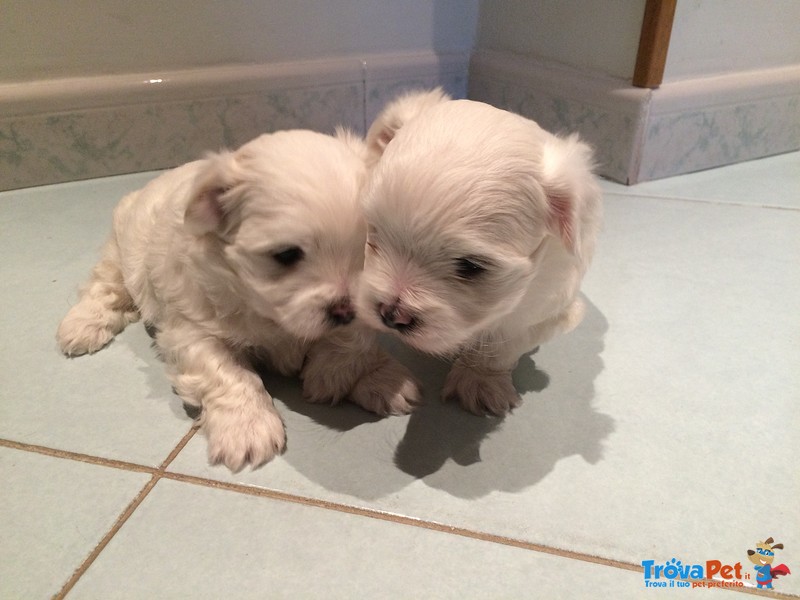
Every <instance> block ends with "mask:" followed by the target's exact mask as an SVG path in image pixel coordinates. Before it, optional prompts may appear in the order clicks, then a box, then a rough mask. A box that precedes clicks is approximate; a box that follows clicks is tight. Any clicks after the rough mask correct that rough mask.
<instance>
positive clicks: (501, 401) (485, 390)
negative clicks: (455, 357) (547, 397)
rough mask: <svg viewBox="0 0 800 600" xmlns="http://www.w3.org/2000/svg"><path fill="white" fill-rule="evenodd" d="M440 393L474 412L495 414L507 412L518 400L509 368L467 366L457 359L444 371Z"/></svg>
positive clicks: (500, 414) (516, 404)
mask: <svg viewBox="0 0 800 600" xmlns="http://www.w3.org/2000/svg"><path fill="white" fill-rule="evenodd" d="M442 397H443V398H444V400H446V401H447V400H458V402H459V403H460V404H461V406H462V407H463V408H465V409H466V410H468V411H470V412H471V413H475V414H476V415H494V416H502V415H504V414H506V413H507V412H508V411H510V410H511V409H512V408H514V407H516V406H518V405H519V403H520V401H521V399H520V397H519V394H518V393H517V390H516V389H514V384H513V382H512V381H511V372H510V371H490V370H485V369H477V368H470V367H466V366H464V365H462V364H460V363H458V362H456V363H455V364H454V365H453V368H452V369H450V372H449V373H448V374H447V379H446V381H445V383H444V389H443V390H442Z"/></svg>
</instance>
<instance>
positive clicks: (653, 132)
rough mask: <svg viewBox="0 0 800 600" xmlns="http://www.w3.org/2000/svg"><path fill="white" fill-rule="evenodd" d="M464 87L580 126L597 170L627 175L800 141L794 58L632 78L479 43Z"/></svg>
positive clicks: (662, 172)
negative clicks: (656, 83) (733, 69)
mask: <svg viewBox="0 0 800 600" xmlns="http://www.w3.org/2000/svg"><path fill="white" fill-rule="evenodd" d="M468 97H470V98H473V99H475V100H481V101H485V102H489V103H491V104H494V105H496V106H500V107H501V108H506V109H508V110H513V111H514V112H518V113H520V114H522V115H524V116H527V117H529V118H532V119H534V120H536V121H537V122H538V123H540V124H541V125H542V126H543V127H544V128H546V129H548V130H550V131H554V132H571V131H577V132H578V133H580V134H581V136H582V137H583V138H584V139H585V140H586V141H587V142H589V143H590V144H591V145H592V146H593V147H594V148H595V153H596V158H597V160H598V162H599V173H600V174H601V175H603V176H605V177H608V178H610V179H613V180H615V181H619V182H622V183H627V184H634V183H638V182H641V181H648V180H652V179H660V178H664V177H670V176H673V175H679V174H682V173H689V172H693V171H699V170H703V169H708V168H712V167H718V166H723V165H726V164H732V163H736V162H741V161H745V160H751V159H755V158H761V157H764V156H770V155H774V154H780V153H783V152H789V151H792V150H796V149H798V148H800V67H789V68H782V69H770V70H764V71H758V72H748V73H736V74H731V75H726V76H722V77H713V78H705V79H699V80H692V81H683V82H676V83H672V84H665V85H663V86H662V87H660V88H659V89H657V90H645V89H639V88H633V87H631V86H630V85H628V84H627V82H624V81H622V80H619V79H613V78H603V77H594V76H591V75H587V74H585V73H583V72H579V71H575V70H571V69H567V68H564V67H558V66H554V65H547V64H541V63H537V62H536V61H533V60H531V59H529V58H523V57H519V56H515V55H510V54H507V53H498V52H479V53H476V54H475V55H474V56H473V58H472V61H471V66H470V80H469V91H468Z"/></svg>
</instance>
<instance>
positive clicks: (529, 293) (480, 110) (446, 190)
mask: <svg viewBox="0 0 800 600" xmlns="http://www.w3.org/2000/svg"><path fill="white" fill-rule="evenodd" d="M367 144H368V147H369V149H370V152H371V155H372V156H371V161H373V162H377V163H378V164H377V166H376V168H375V170H374V171H373V173H372V175H371V180H370V182H369V183H368V185H367V187H366V193H365V198H364V202H365V209H366V215H367V222H368V225H369V233H368V242H367V253H366V262H365V271H364V275H363V279H362V286H361V289H360V292H359V297H358V305H359V310H360V312H361V313H362V316H363V317H364V318H365V319H368V320H369V321H370V322H371V323H372V324H373V326H375V327H377V328H379V329H384V330H387V329H388V330H391V331H393V332H394V333H396V334H397V335H399V336H400V337H401V338H402V339H403V340H405V341H406V342H407V343H408V344H410V345H412V346H414V347H416V348H418V349H420V350H423V351H426V352H429V353H433V354H439V355H446V356H450V357H452V358H454V359H455V360H454V364H453V366H452V369H451V371H450V373H449V375H448V377H447V380H446V383H445V387H444V391H443V395H444V397H445V399H449V398H457V399H458V400H459V401H460V402H461V404H462V405H463V406H464V408H466V409H468V410H470V411H472V412H475V413H478V414H484V413H491V414H496V415H499V414H503V413H505V412H506V411H508V410H509V409H511V408H513V407H514V406H516V405H517V404H518V402H519V395H518V394H517V392H516V391H515V389H514V387H513V384H512V381H511V371H512V370H513V369H514V367H515V365H516V364H517V361H518V359H519V357H520V355H521V354H523V353H525V352H528V351H530V350H532V349H533V348H534V347H536V346H537V345H539V344H541V343H543V342H545V341H547V340H548V339H550V338H551V337H552V336H554V335H555V334H557V333H559V332H565V331H569V330H570V329H572V328H573V327H575V326H576V325H577V324H578V323H579V322H580V320H581V318H582V316H583V305H582V303H581V301H580V299H579V298H578V297H577V296H578V291H579V287H580V283H581V279H582V277H583V275H584V272H585V271H586V268H587V266H588V265H589V262H590V260H591V258H592V252H593V249H594V245H595V238H596V236H597V232H598V228H599V224H600V220H601V210H602V209H601V194H600V189H599V187H598V185H597V182H596V180H595V177H594V176H593V174H592V158H591V151H590V149H589V148H588V147H587V146H586V145H585V144H583V143H581V142H580V141H579V140H578V138H577V136H574V135H573V136H570V137H566V138H562V137H557V136H555V135H552V134H550V133H548V132H546V131H544V130H543V129H542V128H541V127H539V126H538V125H537V124H536V123H534V122H533V121H531V120H528V119H525V118H523V117H521V116H519V115H516V114H513V113H510V112H507V111H504V110H500V109H497V108H494V107H492V106H489V105H487V104H482V103H479V102H472V101H468V100H455V101H454V100H450V99H449V98H448V97H447V96H445V95H444V94H443V93H442V92H441V91H440V90H434V91H432V92H417V93H411V94H408V95H406V96H404V97H402V98H399V99H398V100H396V101H395V102H393V103H391V104H390V105H389V106H388V107H387V108H386V109H385V110H384V111H383V112H382V113H381V114H380V115H379V116H378V118H377V120H376V122H375V123H374V124H373V125H372V127H371V128H370V131H369V132H368V135H367ZM381 155H382V156H381ZM377 157H380V160H379V161H378V160H377Z"/></svg>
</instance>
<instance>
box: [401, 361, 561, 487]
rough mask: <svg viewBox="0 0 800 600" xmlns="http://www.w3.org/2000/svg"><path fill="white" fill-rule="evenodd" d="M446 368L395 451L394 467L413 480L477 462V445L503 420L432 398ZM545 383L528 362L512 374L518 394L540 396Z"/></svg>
mask: <svg viewBox="0 0 800 600" xmlns="http://www.w3.org/2000/svg"><path fill="white" fill-rule="evenodd" d="M534 352H535V351H534ZM521 362H523V361H521ZM448 368H449V365H446V368H444V369H443V371H442V372H441V373H439V374H438V375H437V377H436V384H435V385H434V386H432V387H434V388H435V389H434V390H433V392H434V394H433V397H431V394H428V396H429V397H428V399H427V400H428V401H427V402H426V404H425V405H424V406H422V407H420V408H419V409H417V411H415V412H414V413H413V414H412V415H411V417H410V419H409V422H408V427H407V428H406V433H405V435H404V436H403V439H402V440H400V443H399V444H398V445H397V449H396V450H395V455H394V461H395V464H396V465H397V467H398V468H399V469H400V470H402V471H404V472H405V473H408V474H409V475H412V476H414V477H416V478H417V479H423V478H425V477H427V476H428V475H431V474H432V473H435V472H436V471H438V470H439V469H440V468H441V467H442V466H443V465H444V464H445V463H446V462H447V461H448V460H452V461H453V462H454V463H455V464H457V465H460V466H463V467H467V466H470V465H473V464H475V463H478V462H480V461H481V453H480V447H481V443H482V442H483V440H484V439H485V438H487V437H488V436H489V435H491V434H492V433H493V432H494V431H495V430H497V429H499V428H500V427H502V425H503V422H504V420H505V417H494V416H483V417H482V416H478V415H474V414H472V413H469V412H467V411H465V410H464V409H462V408H461V407H460V406H459V405H458V404H457V403H455V402H448V403H443V402H442V401H441V399H440V398H438V397H436V392H438V391H439V390H440V389H441V387H442V383H443V381H444V378H445V376H446V374H447V370H448ZM549 381H550V379H549V377H548V375H547V373H545V372H544V371H541V370H539V369H537V368H536V364H535V363H534V362H533V361H530V360H526V361H524V363H523V364H521V365H520V366H519V367H518V368H517V369H516V370H515V372H514V384H515V387H516V388H517V391H519V392H520V393H521V394H523V393H526V392H541V391H542V390H544V389H545V388H546V387H547V385H548V383H549Z"/></svg>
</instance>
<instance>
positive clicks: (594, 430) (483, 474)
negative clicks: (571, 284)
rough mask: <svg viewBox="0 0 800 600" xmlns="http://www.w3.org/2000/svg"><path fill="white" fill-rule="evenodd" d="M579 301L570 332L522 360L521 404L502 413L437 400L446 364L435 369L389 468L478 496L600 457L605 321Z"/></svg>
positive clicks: (610, 425)
mask: <svg viewBox="0 0 800 600" xmlns="http://www.w3.org/2000/svg"><path fill="white" fill-rule="evenodd" d="M584 300H585V301H586V306H587V311H586V316H585V318H584V321H583V322H582V323H581V324H580V325H579V326H578V328H577V329H576V330H575V331H573V332H571V333H569V334H567V335H564V336H561V337H559V338H556V339H555V340H553V341H551V342H550V343H548V344H546V345H544V346H543V347H542V349H541V350H540V351H539V352H538V353H537V351H536V350H534V352H532V353H531V354H529V355H526V356H523V357H522V359H521V360H520V363H519V365H518V367H517V369H516V370H515V371H514V373H513V380H514V385H515V387H516V388H517V390H518V391H519V392H520V394H521V395H522V397H523V401H522V404H521V405H520V406H519V407H518V408H516V409H515V410H514V411H512V412H511V413H510V414H508V415H506V416H505V417H503V418H491V417H478V416H475V415H473V414H471V413H468V412H466V411H464V410H463V409H461V408H460V407H459V406H457V405H454V404H442V403H441V402H440V401H439V400H438V398H437V397H436V396H437V395H438V393H439V391H440V390H441V385H442V383H443V381H444V376H445V375H446V369H445V370H444V373H439V374H437V377H436V382H435V383H434V385H433V386H432V387H433V388H434V389H430V388H429V389H428V396H429V397H428V402H427V404H426V405H425V406H423V407H421V408H420V409H419V410H418V411H417V412H415V413H414V414H412V415H411V417H410V419H409V422H408V426H407V428H406V431H405V435H404V436H403V438H402V439H401V440H400V442H399V443H398V445H397V448H396V451H395V456H394V461H395V464H396V466H397V467H398V468H399V469H400V470H401V471H403V472H405V473H407V474H409V475H412V476H413V477H415V478H417V479H422V480H424V481H425V483H426V484H427V485H428V486H430V487H434V488H439V489H442V490H443V491H446V492H448V493H450V494H452V495H454V496H458V497H462V498H477V497H482V496H485V495H487V494H489V493H491V492H492V491H496V490H502V491H517V490H520V489H524V488H526V487H529V486H532V485H535V484H536V483H538V482H539V481H541V480H542V479H543V478H544V477H545V476H546V475H547V474H548V473H550V472H551V471H552V470H553V469H554V468H555V465H556V464H557V463H558V462H559V461H560V460H562V459H564V458H568V457H570V456H574V455H579V456H581V457H582V458H583V459H584V460H585V461H586V462H588V463H589V464H596V463H597V462H598V461H599V460H601V459H602V455H603V442H604V440H605V439H606V438H607V437H608V436H609V435H610V434H611V433H612V432H613V430H614V422H613V419H612V418H611V417H609V416H608V415H604V414H602V413H599V412H598V411H597V410H596V409H595V408H594V407H593V406H592V403H593V399H594V380H595V379H596V377H597V376H598V375H599V374H600V373H601V372H602V370H603V362H602V357H601V354H602V350H603V338H604V336H605V333H606V331H607V330H608V322H607V320H606V319H605V317H604V316H603V314H602V313H601V312H600V311H599V310H598V309H597V307H596V306H594V305H593V304H592V303H591V302H589V301H588V300H586V299H585V298H584ZM534 355H535V356H536V358H537V361H538V362H537V361H534ZM407 364H408V363H407ZM417 368H423V367H422V365H421V364H419V366H418V367H417ZM430 383H433V382H429V385H430ZM431 396H433V397H431Z"/></svg>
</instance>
